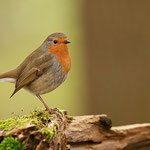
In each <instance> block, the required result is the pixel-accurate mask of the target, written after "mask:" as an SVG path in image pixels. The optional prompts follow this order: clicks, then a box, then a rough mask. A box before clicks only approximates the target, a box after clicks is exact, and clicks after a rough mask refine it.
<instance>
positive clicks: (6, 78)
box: [0, 70, 18, 83]
mask: <svg viewBox="0 0 150 150" xmlns="http://www.w3.org/2000/svg"><path fill="white" fill-rule="evenodd" d="M17 76H18V74H17V71H16V70H11V71H9V72H6V73H3V74H0V82H11V83H14V82H15V81H16V79H17Z"/></svg>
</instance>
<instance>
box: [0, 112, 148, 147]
mask: <svg viewBox="0 0 150 150" xmlns="http://www.w3.org/2000/svg"><path fill="white" fill-rule="evenodd" d="M34 117H35V118H34ZM19 121H20V122H19ZM14 123H16V124H15V125H16V127H15V126H14ZM20 123H21V124H23V125H20ZM18 125H19V127H18ZM111 126H112V122H111V119H109V118H108V117H107V116H106V115H88V116H74V117H72V116H67V115H62V116H61V117H60V115H55V114H47V113H46V112H45V111H37V112H36V113H32V114H30V115H28V116H23V117H19V116H18V117H14V118H10V119H8V120H6V121H0V129H1V130H0V150H4V149H3V148H4V146H12V145H13V144H14V143H15V144H14V145H16V142H20V144H21V145H19V146H20V147H19V149H22V150H23V146H25V147H24V148H25V149H27V150H69V149H71V150H149V149H150V123H147V124H134V125H126V126H119V127H111ZM10 136H11V138H10ZM7 138H10V139H8V140H7ZM8 141H9V142H10V141H11V143H8ZM11 148H12V147H11ZM13 148H14V147H13Z"/></svg>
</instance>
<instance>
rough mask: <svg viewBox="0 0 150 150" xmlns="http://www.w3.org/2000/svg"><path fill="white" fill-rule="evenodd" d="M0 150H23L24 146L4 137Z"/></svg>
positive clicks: (11, 138)
mask: <svg viewBox="0 0 150 150" xmlns="http://www.w3.org/2000/svg"><path fill="white" fill-rule="evenodd" d="M0 150H25V146H24V145H22V144H21V143H20V141H17V140H15V139H14V138H13V137H6V138H4V140H3V141H2V142H1V144H0Z"/></svg>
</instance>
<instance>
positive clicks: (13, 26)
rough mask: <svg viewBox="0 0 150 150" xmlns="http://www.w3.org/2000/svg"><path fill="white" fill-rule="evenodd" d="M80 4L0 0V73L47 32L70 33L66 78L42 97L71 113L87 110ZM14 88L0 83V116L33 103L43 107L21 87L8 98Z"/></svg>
mask: <svg viewBox="0 0 150 150" xmlns="http://www.w3.org/2000/svg"><path fill="white" fill-rule="evenodd" d="M80 5H81V4H80V1H69V0H63V1H60V0H55V1H52V0H45V1H35V0H33V1H31V0H25V1H24V0H14V1H11V0H8V1H0V35H1V36H0V72H1V73H2V72H6V71H8V70H10V69H13V68H15V67H16V66H18V65H19V64H20V63H21V62H22V61H23V60H24V59H25V57H26V56H28V55H29V54H30V53H31V52H32V51H33V50H35V49H36V48H38V47H39V46H40V45H41V43H42V42H43V41H44V40H45V39H46V37H47V36H48V35H49V34H52V33H55V32H63V33H65V34H66V35H67V36H68V37H69V39H70V41H71V42H72V43H71V44H70V45H69V51H70V55H71V59H72V69H71V72H70V74H69V78H68V79H67V80H66V81H65V82H64V84H62V85H61V86H60V87H59V88H57V90H55V91H53V92H51V93H49V94H45V95H43V96H42V97H43V99H44V100H45V102H46V103H47V104H48V105H49V106H50V107H52V108H55V107H58V108H62V109H66V110H68V111H69V113H70V114H81V113H85V110H86V105H85V103H86V101H85V97H86V88H85V85H86V83H85V75H86V73H85V69H84V68H85V67H84V54H83V51H82V50H81V49H82V44H81V41H82V40H81V39H82V36H83V33H82V24H81V21H80V20H81V19H80V9H79V11H77V9H78V8H79V6H80ZM13 90H14V85H13V84H11V83H0V91H1V97H0V119H4V118H7V117H9V116H10V115H11V113H12V112H14V113H16V114H26V113H28V112H30V111H32V110H33V109H34V108H35V107H43V105H42V104H41V102H40V101H39V100H38V99H37V98H36V97H34V96H32V95H30V94H29V93H27V92H26V91H24V90H21V91H20V92H18V93H17V94H16V95H15V96H14V97H13V98H12V99H9V96H10V94H11V93H12V92H13ZM21 110H23V113H22V111H21Z"/></svg>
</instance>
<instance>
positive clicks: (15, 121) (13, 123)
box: [0, 109, 59, 141]
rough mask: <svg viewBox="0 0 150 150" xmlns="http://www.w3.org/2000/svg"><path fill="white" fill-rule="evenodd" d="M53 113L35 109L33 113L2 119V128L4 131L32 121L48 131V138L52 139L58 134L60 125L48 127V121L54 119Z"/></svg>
mask: <svg viewBox="0 0 150 150" xmlns="http://www.w3.org/2000/svg"><path fill="white" fill-rule="evenodd" d="M52 117H53V116H52V115H51V114H49V113H48V112H47V111H45V110H41V109H35V110H34V111H33V112H32V113H30V114H29V115H25V116H22V117H20V116H13V117H11V118H9V119H8V120H3V121H0V129H2V130H3V131H10V130H12V129H13V128H15V127H21V126H25V125H26V124H29V123H32V124H34V125H36V127H37V128H38V129H39V130H41V131H42V132H44V133H46V139H47V140H48V141H50V139H51V138H52V137H53V136H54V135H55V134H56V130H57V128H58V127H59V126H58V125H57V124H55V125H53V126H52V127H48V123H49V122H50V121H51V119H52Z"/></svg>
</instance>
